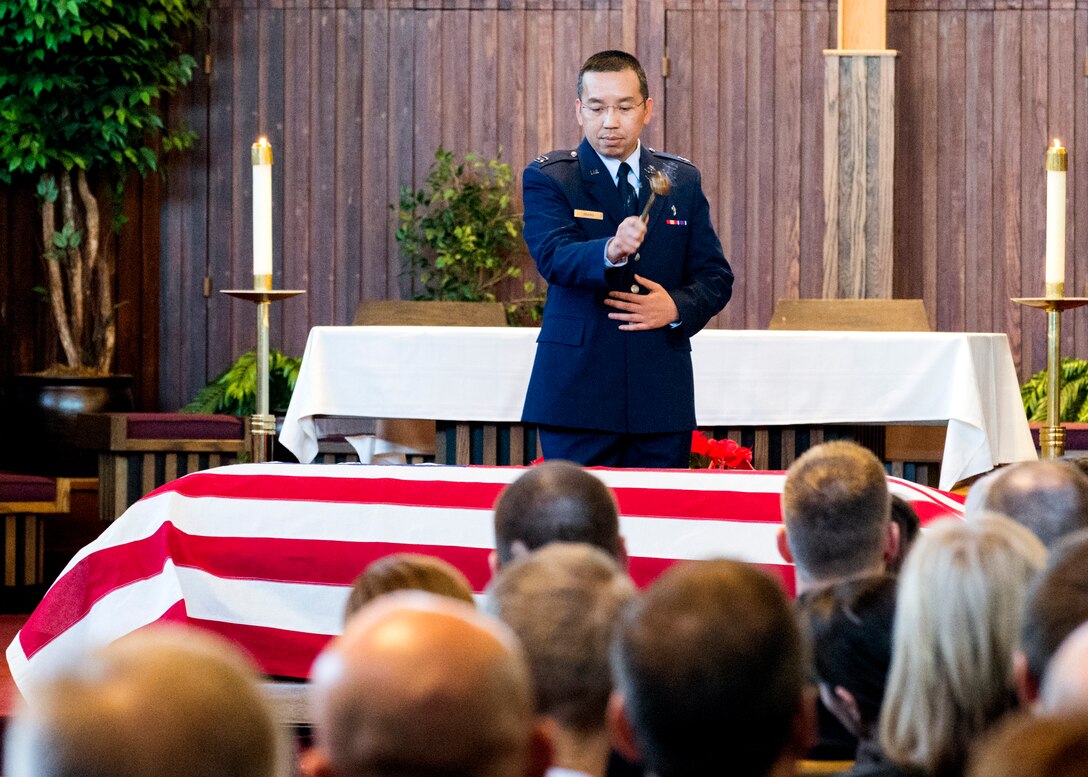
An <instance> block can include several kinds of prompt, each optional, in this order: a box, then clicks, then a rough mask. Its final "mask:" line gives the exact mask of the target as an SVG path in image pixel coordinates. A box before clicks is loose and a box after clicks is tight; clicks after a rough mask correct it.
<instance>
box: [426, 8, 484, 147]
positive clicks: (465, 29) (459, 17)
mask: <svg viewBox="0 0 1088 777" xmlns="http://www.w3.org/2000/svg"><path fill="white" fill-rule="evenodd" d="M438 33H439V36H440V38H441V41H442V43H441V52H442V58H441V59H440V60H439V62H438V63H436V64H438V66H439V69H438V70H436V71H435V72H434V73H433V74H431V75H430V77H431V78H433V79H434V80H436V81H439V82H440V83H441V95H442V99H441V102H439V103H436V104H434V105H432V106H430V109H431V110H432V111H439V112H440V117H439V121H440V124H441V135H440V138H441V142H442V145H443V147H445V148H446V149H447V150H452V151H455V152H457V153H464V152H466V151H472V150H475V149H473V148H472V146H471V145H470V140H469V109H470V108H472V109H473V110H474V111H475V110H478V109H479V108H480V107H482V106H481V105H480V103H481V102H482V101H483V99H486V97H485V96H486V94H487V92H474V91H473V90H472V88H471V81H470V79H469V63H470V62H472V61H473V60H475V59H476V58H477V57H479V56H480V54H479V52H476V51H473V50H472V49H471V47H470V45H469V12H468V11H465V10H447V11H444V12H443V13H442V14H441V15H440V16H439V21H438Z"/></svg>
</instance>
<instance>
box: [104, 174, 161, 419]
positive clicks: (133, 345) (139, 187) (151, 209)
mask: <svg viewBox="0 0 1088 777" xmlns="http://www.w3.org/2000/svg"><path fill="white" fill-rule="evenodd" d="M161 201H162V178H161V177H160V176H159V175H157V174H154V173H153V174H151V175H149V176H148V177H147V178H144V179H140V178H139V177H138V176H132V177H131V179H130V181H129V182H128V184H127V185H126V187H125V213H126V214H130V215H129V221H128V222H127V223H126V224H125V226H124V227H123V228H122V230H121V235H120V240H119V248H118V256H117V257H116V262H117V265H116V266H117V270H118V272H117V290H116V293H115V295H114V304H116V305H117V306H118V307H117V309H116V322H117V341H116V343H117V350H116V356H115V365H116V366H115V369H116V371H117V372H120V373H128V374H131V375H132V376H133V378H134V382H133V395H134V396H133V400H134V402H135V407H136V409H139V410H154V409H156V408H157V407H158V405H159V363H158V362H159V350H160V342H159V300H160V299H161V292H160V289H159V253H160V245H161V238H160V223H159V203H160V202H161Z"/></svg>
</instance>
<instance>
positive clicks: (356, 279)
mask: <svg viewBox="0 0 1088 777" xmlns="http://www.w3.org/2000/svg"><path fill="white" fill-rule="evenodd" d="M362 25H363V11H362V9H348V10H344V9H341V10H338V11H337V12H336V78H335V80H334V82H333V85H332V86H333V88H334V89H335V94H336V116H337V121H336V124H335V125H334V127H333V129H334V131H335V133H336V142H335V146H334V147H335V150H336V153H335V155H334V156H333V157H332V160H331V161H332V163H333V164H334V166H335V167H334V176H335V181H336V187H335V194H334V203H335V220H336V232H335V236H334V241H333V255H334V256H335V258H336V261H335V264H334V265H333V267H332V269H333V272H332V273H331V276H332V277H331V280H332V283H333V287H332V292H333V297H332V311H331V316H329V317H328V318H327V320H326V321H324V322H323V323H328V324H336V325H344V324H350V323H351V320H352V318H353V317H354V316H355V307H356V306H357V305H358V303H359V299H360V297H361V294H362V286H363V282H362V278H363V262H364V259H363V254H362V230H363V224H364V223H365V219H364V218H363V214H364V212H366V210H364V209H365V208H366V203H365V201H364V200H363V182H364V180H365V172H364V169H368V168H369V166H370V163H371V162H373V164H374V165H375V166H378V165H379V164H380V160H379V158H377V156H376V158H375V159H374V160H366V161H364V159H363V149H364V148H366V147H367V146H366V145H365V141H366V140H370V137H369V132H367V128H364V126H363V122H364V116H366V113H365V112H364V109H363V100H364V91H365V84H366V80H367V79H368V78H372V77H373V75H374V74H373V73H371V72H370V66H369V63H368V62H367V61H366V60H365V59H364V58H363V51H364V46H363V29H362ZM368 123H369V122H368ZM375 150H377V148H375ZM382 150H383V151H384V149H382ZM385 210H386V209H385V208H382V209H381V211H380V213H382V214H383V215H384V213H385ZM318 261H319V263H320V261H321V260H320V257H319V258H318ZM326 261H327V260H326ZM315 269H316V270H317V272H315V273H314V274H320V273H321V270H322V269H324V268H322V267H321V266H320V264H319V266H318V267H317V268H315ZM317 321H318V322H319V323H321V319H320V318H318V319H317Z"/></svg>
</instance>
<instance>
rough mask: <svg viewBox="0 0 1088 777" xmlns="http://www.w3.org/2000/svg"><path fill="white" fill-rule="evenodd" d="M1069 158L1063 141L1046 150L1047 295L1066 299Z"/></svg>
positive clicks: (1055, 140)
mask: <svg viewBox="0 0 1088 777" xmlns="http://www.w3.org/2000/svg"><path fill="white" fill-rule="evenodd" d="M1067 168H1068V156H1067V155H1066V151H1065V149H1064V148H1063V147H1062V144H1061V141H1059V140H1058V139H1057V138H1055V139H1054V145H1052V146H1051V147H1050V148H1048V149H1047V150H1046V295H1047V296H1048V297H1050V296H1064V285H1065V174H1066V169H1067Z"/></svg>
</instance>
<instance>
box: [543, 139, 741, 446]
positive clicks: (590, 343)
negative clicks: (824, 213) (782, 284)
mask: <svg viewBox="0 0 1088 777" xmlns="http://www.w3.org/2000/svg"><path fill="white" fill-rule="evenodd" d="M641 166H642V169H641V171H640V180H641V182H642V184H641V186H640V189H639V200H640V203H639V205H640V210H641V207H642V206H643V205H645V203H646V200H647V198H648V197H649V188H650V187H649V185H648V183H647V181H648V176H649V174H650V172H651V171H652V170H653V169H655V168H656V169H658V170H661V171H663V172H665V174H666V175H668V177H669V180H670V182H671V184H672V187H671V191H670V193H669V194H668V196H666V197H658V198H657V199H656V201H655V202H654V205H653V208H652V210H651V211H650V217H649V222H648V231H647V233H646V239H645V241H644V242H643V244H642V247H641V249H640V250H639V251H638V253H637V254H635V255H634V256H632V257H629V258H628V261H627V264H626V265H625V266H623V267H618V268H608V269H606V267H605V259H604V248H605V243H606V242H607V241H608V239H609V238H610V237H612V236H613V235H614V234H615V233H616V228H617V227H618V226H619V224H620V222H621V221H623V219H624V212H623V205H622V203H621V201H620V195H619V190H618V189H617V188H616V184H615V182H614V181H613V179H612V177H611V176H610V175H609V174H608V170H607V169H606V168H605V166H604V164H603V163H602V162H601V159H600V157H598V156H597V153H596V152H595V151H594V150H593V148H592V147H591V146H590V145H589V143H588V141H586V140H583V141H582V143H581V145H580V146H579V147H578V150H577V151H555V152H552V153H549V154H545V155H544V156H541V157H538V158H537V159H536V160H534V161H533V162H532V163H531V164H530V165H529V166H528V167H527V168H526V169H525V173H524V175H523V177H522V187H523V195H524V204H525V242H526V243H527V244H528V246H529V253H530V254H531V255H532V257H533V260H534V261H535V262H536V266H537V269H538V270H539V271H540V274H541V275H542V276H543V277H544V280H546V281H547V282H548V299H547V303H546V304H545V307H544V320H543V324H542V326H541V329H540V336H539V337H538V338H537V351H536V361H535V362H534V364H533V372H532V377H531V378H530V380H529V390H528V392H527V394H526V397H525V407H524V410H523V413H522V420H523V421H525V422H527V423H537V424H548V425H553V426H566V427H572V428H578V429H596V430H602V431H608V432H619V433H631V434H657V433H664V432H678V431H685V430H688V429H693V428H694V427H695V392H694V386H693V379H692V372H691V342H690V339H689V338H691V336H692V335H694V334H695V333H696V332H698V331H699V330H700V329H702V328H703V327H704V326H705V325H706V323H707V321H709V320H710V318H711V317H712V316H714V315H715V314H716V313H718V312H719V311H720V310H721V309H722V308H723V307H725V303H726V302H728V301H729V297H730V295H731V294H732V289H733V272H732V270H730V268H729V263H728V262H727V261H726V259H725V256H724V255H723V253H722V246H721V242H720V241H719V240H718V236H717V235H716V234H715V232H714V227H713V226H712V225H711V223H710V207H709V205H708V203H707V200H706V196H705V195H704V194H703V189H702V184H701V181H700V176H699V171H698V170H697V169H696V168H695V166H694V165H692V164H691V162H689V161H687V160H686V159H683V158H682V157H677V156H672V155H670V154H663V153H661V152H658V151H653V150H651V149H649V148H647V147H646V146H645V145H643V146H642V154H641ZM635 273H638V274H639V275H641V276H643V277H645V278H649V279H650V280H653V281H656V282H657V283H660V284H661V285H662V286H664V287H665V288H666V289H667V290H668V291H669V293H670V294H671V295H672V298H673V300H674V301H675V302H676V307H677V309H678V310H679V311H680V320H681V321H682V325H681V326H679V327H674V328H669V327H665V328H662V329H656V330H651V331H644V332H624V331H621V330H620V329H619V325H620V324H621V323H622V322H620V321H613V320H611V319H609V318H608V314H609V312H611V311H612V310H613V308H610V307H608V306H607V305H605V304H604V301H603V300H604V298H605V297H606V296H607V295H608V292H609V291H611V290H613V289H620V290H625V291H629V290H630V288H631V286H632V284H633V283H634V280H633V275H634V274H635Z"/></svg>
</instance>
